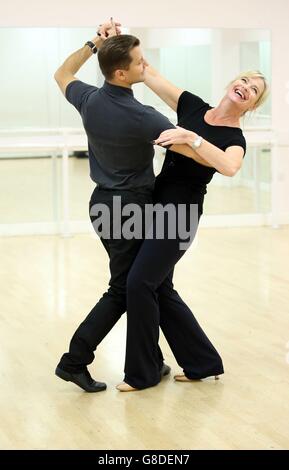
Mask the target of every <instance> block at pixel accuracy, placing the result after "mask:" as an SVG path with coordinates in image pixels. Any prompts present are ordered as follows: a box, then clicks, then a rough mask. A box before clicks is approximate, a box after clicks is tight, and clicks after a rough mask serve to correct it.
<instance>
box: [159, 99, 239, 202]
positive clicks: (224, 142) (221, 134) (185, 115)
mask: <svg viewBox="0 0 289 470" xmlns="http://www.w3.org/2000/svg"><path fill="white" fill-rule="evenodd" d="M209 109H212V106H210V105H209V104H208V103H205V102H204V101H203V100H202V99H201V98H199V97H198V96H196V95H194V94H193V93H189V92H188V91H184V92H183V93H182V94H181V96H180V98H179V101H178V108H177V115H178V125H179V126H181V127H183V128H185V129H188V130H191V131H193V132H196V134H198V135H200V136H202V137H203V138H204V139H205V140H207V141H208V142H210V143H211V144H213V145H215V146H216V147H218V148H220V149H221V150H223V151H225V150H226V149H227V148H228V147H231V146H233V145H238V146H240V147H242V148H243V149H244V155H245V152H246V141H245V138H244V136H243V132H242V130H241V129H240V128H237V127H229V126H214V125H211V124H208V123H207V122H206V121H205V119H204V116H205V114H206V112H207V111H208V110H209ZM216 171H217V170H216V169H215V168H211V167H206V166H204V165H201V164H200V163H197V162H196V161H195V160H193V159H191V158H188V157H185V156H183V155H180V154H178V153H175V152H172V151H171V150H167V152H166V158H165V161H164V164H163V168H162V171H161V173H160V175H159V177H158V179H159V180H167V181H171V182H173V181H178V182H180V181H183V182H184V183H186V184H189V185H191V187H192V186H193V187H194V188H195V189H196V191H200V192H202V193H203V194H205V193H206V185H207V184H208V183H209V182H210V181H211V179H212V178H213V175H214V173H215V172H216ZM159 182H160V181H159Z"/></svg>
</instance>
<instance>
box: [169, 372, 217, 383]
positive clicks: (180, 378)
mask: <svg viewBox="0 0 289 470" xmlns="http://www.w3.org/2000/svg"><path fill="white" fill-rule="evenodd" d="M174 379H175V380H176V382H196V381H197V380H198V379H189V378H188V377H186V375H184V374H180V375H175V376H174ZM215 380H219V376H218V375H215Z"/></svg>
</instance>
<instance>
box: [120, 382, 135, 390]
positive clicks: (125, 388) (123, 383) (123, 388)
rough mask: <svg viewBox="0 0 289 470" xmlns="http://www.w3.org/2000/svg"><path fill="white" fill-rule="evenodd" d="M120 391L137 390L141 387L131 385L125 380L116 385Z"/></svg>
mask: <svg viewBox="0 0 289 470" xmlns="http://www.w3.org/2000/svg"><path fill="white" fill-rule="evenodd" d="M115 388H117V389H118V390H119V391H120V392H137V391H138V390H139V389H138V388H134V387H131V386H130V385H129V384H127V383H125V382H121V383H120V384H118V385H116V387H115Z"/></svg>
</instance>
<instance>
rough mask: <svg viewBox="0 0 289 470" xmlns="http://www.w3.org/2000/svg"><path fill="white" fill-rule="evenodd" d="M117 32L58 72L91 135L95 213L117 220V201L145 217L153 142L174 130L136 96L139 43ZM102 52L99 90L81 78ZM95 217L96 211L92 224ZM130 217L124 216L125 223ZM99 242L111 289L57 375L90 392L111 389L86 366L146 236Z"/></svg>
mask: <svg viewBox="0 0 289 470" xmlns="http://www.w3.org/2000/svg"><path fill="white" fill-rule="evenodd" d="M118 33H119V23H115V24H112V23H111V22H108V23H105V24H104V25H102V26H101V29H100V31H99V33H98V36H97V37H95V38H94V39H93V40H92V41H88V42H87V43H86V44H85V45H84V47H83V48H82V49H80V50H78V51H76V52H75V53H74V54H72V55H71V56H69V57H68V59H67V60H66V61H65V62H64V63H63V65H62V66H61V67H60V68H59V69H58V70H57V71H56V73H55V79H56V81H57V83H58V85H59V87H60V89H61V91H62V92H63V94H64V95H65V97H66V98H67V100H68V101H69V102H70V103H71V104H72V105H73V106H75V108H76V109H77V110H78V111H79V113H80V114H81V117H82V120H83V124H84V128H85V131H86V134H87V137H88V149H89V163H90V175H91V178H92V180H93V181H94V182H95V183H96V188H95V190H94V192H93V194H92V196H91V200H90V209H93V206H95V204H100V203H101V204H104V205H106V206H107V207H108V208H109V211H110V218H111V219H113V218H114V213H113V210H114V204H113V201H114V198H115V197H117V196H118V197H120V198H121V205H122V207H123V206H124V205H125V204H127V203H134V204H137V205H138V206H139V207H140V208H141V211H142V215H144V210H145V205H146V204H151V203H152V190H153V186H154V178H155V177H154V173H153V155H154V149H153V144H152V142H153V141H154V140H155V139H156V138H157V137H158V136H159V135H160V133H161V132H162V131H164V130H166V129H171V128H174V126H173V124H171V123H170V122H169V121H168V119H167V118H166V117H164V116H163V115H162V114H160V113H159V112H157V111H156V110H155V109H153V108H151V107H149V106H144V105H142V104H141V103H139V102H138V101H137V100H136V99H135V98H134V96H133V92H132V89H131V86H132V84H134V83H138V82H143V81H144V72H145V64H144V59H143V57H142V52H141V49H140V43H139V40H138V39H137V38H135V37H134V36H130V35H122V36H117V34H118ZM113 35H114V37H110V36H113ZM97 49H99V52H98V60H99V65H100V68H101V71H102V73H103V75H104V77H105V83H104V85H103V86H102V87H101V88H97V87H95V86H91V85H88V84H86V83H83V82H82V81H80V80H78V79H77V78H76V77H75V74H76V73H77V72H78V70H79V69H80V67H81V66H82V65H83V64H84V63H85V62H86V61H87V60H88V59H89V58H90V57H91V56H92V55H93V53H96V51H97ZM95 215H96V214H92V211H91V212H90V217H91V221H92V222H94V221H95V220H96V217H95ZM126 219H127V218H126V217H125V216H122V218H121V225H123V224H124V222H125V220H126ZM101 241H102V243H103V245H104V247H105V249H106V251H107V253H108V256H109V264H110V274H111V278H110V281H109V286H110V287H109V289H108V290H107V292H106V293H105V294H104V295H103V296H102V298H101V299H100V300H99V302H98V303H97V304H96V305H95V306H94V307H93V309H92V310H91V312H90V313H89V315H88V316H87V317H86V319H85V320H84V321H83V322H82V323H81V325H80V326H79V327H78V329H77V330H76V332H75V333H74V335H73V337H72V339H71V342H70V346H69V352H67V353H65V354H64V355H63V356H62V358H61V360H60V362H59V364H58V366H57V368H56V371H55V373H56V375H57V376H58V377H60V378H62V379H63V380H66V381H71V382H74V383H75V384H77V385H78V386H80V387H81V388H82V389H84V390H85V391H87V392H98V391H101V390H105V389H106V384H104V383H102V382H96V381H95V380H93V379H92V377H91V376H90V374H89V372H88V370H87V365H88V364H90V363H91V362H92V361H93V359H94V351H95V349H96V347H97V346H98V344H99V343H100V342H101V341H102V339H103V338H104V337H105V336H106V334H107V333H108V332H109V331H110V330H111V328H112V327H113V326H114V324H115V323H116V322H117V321H118V319H119V318H120V317H121V315H122V314H123V313H124V312H125V311H126V279H127V275H128V272H129V269H130V267H131V265H132V263H133V261H134V259H135V257H136V254H137V252H138V250H139V248H140V245H141V243H142V240H141V239H129V240H128V239H125V237H124V236H123V235H121V236H120V237H116V238H109V237H102V236H101ZM158 367H159V371H160V375H159V379H161V377H162V376H163V375H167V374H168V373H169V372H170V368H169V367H168V366H166V365H165V364H164V363H163V356H162V353H161V351H160V349H159V364H158Z"/></svg>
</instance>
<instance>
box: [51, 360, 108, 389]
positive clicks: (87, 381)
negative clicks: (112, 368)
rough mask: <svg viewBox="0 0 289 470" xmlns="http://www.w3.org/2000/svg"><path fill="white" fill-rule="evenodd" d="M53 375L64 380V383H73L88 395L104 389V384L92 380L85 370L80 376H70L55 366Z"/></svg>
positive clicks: (70, 374)
mask: <svg viewBox="0 0 289 470" xmlns="http://www.w3.org/2000/svg"><path fill="white" fill-rule="evenodd" d="M55 375H57V377H60V378H61V379H63V380H66V382H73V383H75V384H76V385H78V386H79V387H80V388H82V389H83V390H85V391H86V392H89V393H93V392H101V391H102V390H105V389H106V384H105V383H103V382H96V381H95V380H93V378H92V377H91V375H90V373H89V372H88V370H87V369H86V370H85V371H83V372H81V373H80V374H72V373H70V372H66V371H65V370H63V369H61V368H60V367H59V366H57V367H56V369H55Z"/></svg>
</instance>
